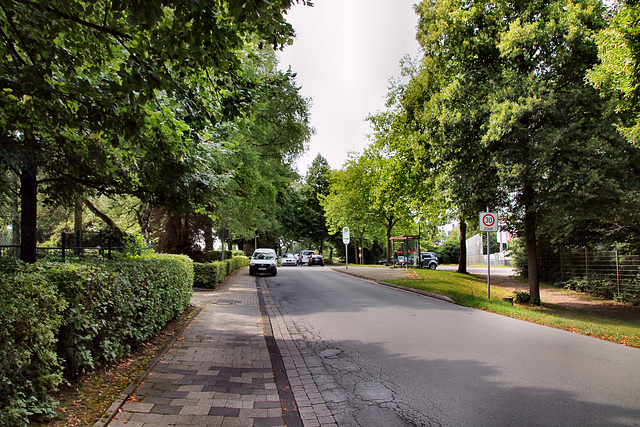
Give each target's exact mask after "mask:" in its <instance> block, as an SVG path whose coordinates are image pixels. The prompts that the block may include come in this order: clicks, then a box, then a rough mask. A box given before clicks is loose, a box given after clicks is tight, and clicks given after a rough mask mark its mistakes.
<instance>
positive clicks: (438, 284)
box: [390, 269, 640, 348]
mask: <svg viewBox="0 0 640 427" xmlns="http://www.w3.org/2000/svg"><path fill="white" fill-rule="evenodd" d="M414 271H416V273H418V275H419V276H420V279H402V280H391V281H390V282H391V283H393V284H395V285H400V286H405V287H408V288H414V289H421V290H425V291H429V292H435V293H438V294H441V295H447V296H449V297H450V298H451V299H453V300H454V301H455V302H456V303H457V304H460V305H464V306H467V307H474V308H479V309H481V310H486V311H491V312H494V313H498V314H502V315H504V316H509V317H513V318H516V319H522V320H526V321H529V322H534V323H538V324H541V325H546V326H551V327H554V328H559V329H564V330H567V331H571V332H575V333H579V334H583V335H589V336H593V337H597V338H601V339H604V340H608V341H613V342H617V343H620V344H624V345H628V346H631V347H638V348H640V323H638V322H633V321H630V320H622V319H617V318H613V317H609V316H604V315H600V314H594V313H589V312H585V311H582V310H575V309H570V308H567V307H563V306H560V305H556V304H548V303H545V302H544V301H543V303H542V305H541V306H530V305H523V304H514V305H513V306H512V305H511V304H510V303H508V302H506V301H503V300H502V298H506V297H512V296H513V294H512V293H511V291H507V290H504V289H501V288H497V287H493V286H492V287H491V300H487V283H486V282H484V281H482V280H479V279H477V278H474V277H473V276H469V275H466V274H460V273H454V272H451V271H438V270H422V269H416V270H414Z"/></svg>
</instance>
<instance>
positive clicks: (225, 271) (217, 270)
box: [193, 256, 249, 289]
mask: <svg viewBox="0 0 640 427" xmlns="http://www.w3.org/2000/svg"><path fill="white" fill-rule="evenodd" d="M247 265H249V258H248V257H246V256H234V257H233V258H231V259H225V260H224V261H215V262H207V263H198V262H194V263H193V270H194V279H193V286H195V287H198V288H206V289H215V288H216V286H218V285H219V284H220V283H222V281H223V280H224V278H225V277H227V276H228V275H229V274H231V273H233V272H234V271H236V270H237V269H239V268H242V267H246V266H247Z"/></svg>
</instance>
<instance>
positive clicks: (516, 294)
mask: <svg viewBox="0 0 640 427" xmlns="http://www.w3.org/2000/svg"><path fill="white" fill-rule="evenodd" d="M513 301H514V302H517V303H520V304H526V303H528V302H529V301H531V295H529V292H528V291H513Z"/></svg>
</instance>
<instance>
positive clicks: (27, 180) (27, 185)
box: [20, 165, 38, 263]
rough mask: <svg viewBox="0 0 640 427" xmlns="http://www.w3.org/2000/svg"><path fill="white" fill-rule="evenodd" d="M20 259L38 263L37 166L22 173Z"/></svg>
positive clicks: (27, 168)
mask: <svg viewBox="0 0 640 427" xmlns="http://www.w3.org/2000/svg"><path fill="white" fill-rule="evenodd" d="M20 224H21V228H20V230H21V238H20V259H21V260H22V261H24V262H27V263H34V262H36V245H37V241H36V232H37V227H38V180H37V177H36V168H35V166H32V165H29V166H25V167H24V168H23V169H22V172H21V173H20Z"/></svg>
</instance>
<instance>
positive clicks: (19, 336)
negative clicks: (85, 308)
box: [0, 262, 66, 426]
mask: <svg viewBox="0 0 640 427" xmlns="http://www.w3.org/2000/svg"><path fill="white" fill-rule="evenodd" d="M11 264H12V265H11V266H7V265H6V264H4V265H3V267H2V268H1V270H2V273H3V274H2V276H1V277H0V295H2V298H0V425H3V426H5V425H6V426H9V425H23V424H26V423H28V420H29V419H30V418H31V419H35V420H38V419H40V418H49V417H50V416H51V415H53V413H54V411H55V402H54V401H53V399H52V398H51V397H50V396H51V393H52V392H53V391H55V390H56V388H57V387H58V385H59V384H60V383H61V382H62V380H63V377H62V369H61V367H60V365H59V364H58V360H57V354H56V344H55V343H56V335H55V334H56V332H57V331H58V328H59V326H60V323H61V321H62V312H63V310H64V309H65V307H66V303H65V301H64V300H63V299H61V298H60V297H59V296H58V292H57V289H56V287H55V285H54V284H52V283H51V282H49V281H48V280H46V278H45V277H43V276H42V274H40V272H38V271H37V270H36V269H34V268H24V266H21V265H19V264H18V263H14V262H11Z"/></svg>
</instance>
